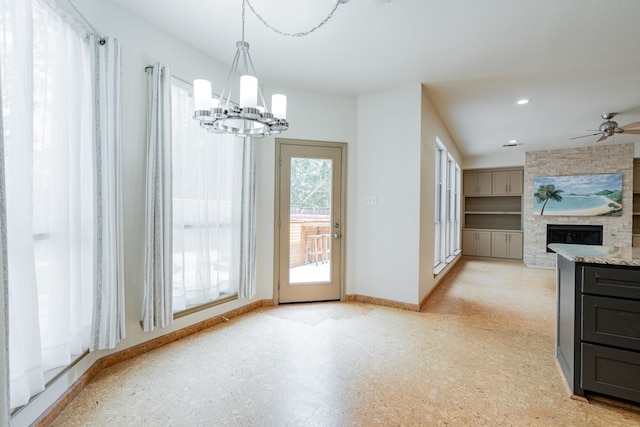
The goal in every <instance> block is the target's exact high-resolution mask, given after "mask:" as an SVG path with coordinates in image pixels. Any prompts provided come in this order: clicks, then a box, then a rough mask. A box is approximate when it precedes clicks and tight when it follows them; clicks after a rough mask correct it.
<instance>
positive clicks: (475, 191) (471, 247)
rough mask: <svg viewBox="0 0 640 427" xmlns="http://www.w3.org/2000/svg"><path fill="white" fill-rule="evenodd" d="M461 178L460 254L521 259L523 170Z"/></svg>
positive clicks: (479, 172)
mask: <svg viewBox="0 0 640 427" xmlns="http://www.w3.org/2000/svg"><path fill="white" fill-rule="evenodd" d="M463 176H464V180H465V182H464V190H465V194H464V227H463V228H464V231H465V232H463V236H462V237H463V246H462V248H463V249H462V253H463V254H467V255H473V256H491V257H499V258H505V257H506V258H512V259H522V242H521V241H522V188H523V170H522V169H499V170H484V169H483V170H474V171H465V173H464V175H463ZM639 210H640V206H639ZM639 219H640V218H639ZM514 232H515V233H516V234H515V235H514V234H513V233H514ZM465 239H466V240H468V242H466V243H465V242H464V240H465ZM505 242H507V243H505ZM505 245H506V246H505ZM494 246H495V248H494Z"/></svg>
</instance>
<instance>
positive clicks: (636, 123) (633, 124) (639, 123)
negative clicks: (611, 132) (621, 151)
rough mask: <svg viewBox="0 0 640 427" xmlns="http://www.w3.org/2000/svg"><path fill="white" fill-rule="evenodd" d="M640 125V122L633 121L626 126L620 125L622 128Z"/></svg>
mask: <svg viewBox="0 0 640 427" xmlns="http://www.w3.org/2000/svg"><path fill="white" fill-rule="evenodd" d="M637 127H640V122H633V123H629V124H628V125H624V126H620V129H624V130H627V129H631V128H637Z"/></svg>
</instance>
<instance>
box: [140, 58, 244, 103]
mask: <svg viewBox="0 0 640 427" xmlns="http://www.w3.org/2000/svg"><path fill="white" fill-rule="evenodd" d="M152 69H153V65H147V66H146V67H144V71H145V73H148V72H149V71H151V70H152ZM171 78H173V79H176V80H178V81H180V82H182V83H184V84H186V85H189V86H192V87H193V82H188V81H186V80H185V79H181V78H180V77H177V76H174V75H173V74H172V75H171ZM213 95H214V96H215V97H218V96H219V95H217V94H215V93H214V94H213ZM230 102H231V104H233V105H237V104H236V103H235V102H233V101H230Z"/></svg>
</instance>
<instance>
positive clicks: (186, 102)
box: [171, 79, 242, 313]
mask: <svg viewBox="0 0 640 427" xmlns="http://www.w3.org/2000/svg"><path fill="white" fill-rule="evenodd" d="M171 103H172V139H173V142H172V143H173V148H172V166H173V311H174V313H175V312H179V311H182V310H185V309H188V308H192V307H195V306H199V305H203V304H208V303H212V302H215V301H218V300H220V299H222V298H226V297H229V296H232V295H235V294H237V292H238V274H237V273H236V272H237V271H239V259H238V255H237V254H239V253H240V252H239V249H238V245H239V243H238V242H239V235H240V220H239V211H240V196H241V193H242V191H241V189H240V183H241V182H242V176H241V171H242V164H241V162H242V142H241V141H240V140H238V139H237V138H235V137H233V136H226V135H214V134H211V133H208V132H206V131H205V130H204V129H202V128H201V127H199V125H198V122H197V121H196V120H193V118H192V114H193V88H192V87H191V86H190V85H188V84H186V83H182V82H180V81H179V80H177V79H173V81H172V91H171Z"/></svg>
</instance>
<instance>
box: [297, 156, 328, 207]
mask: <svg viewBox="0 0 640 427" xmlns="http://www.w3.org/2000/svg"><path fill="white" fill-rule="evenodd" d="M331 179H332V178H331V160H327V159H305V158H294V159H292V160H291V206H300V207H302V208H326V207H329V206H331Z"/></svg>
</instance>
